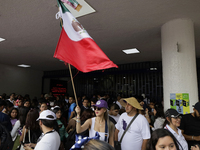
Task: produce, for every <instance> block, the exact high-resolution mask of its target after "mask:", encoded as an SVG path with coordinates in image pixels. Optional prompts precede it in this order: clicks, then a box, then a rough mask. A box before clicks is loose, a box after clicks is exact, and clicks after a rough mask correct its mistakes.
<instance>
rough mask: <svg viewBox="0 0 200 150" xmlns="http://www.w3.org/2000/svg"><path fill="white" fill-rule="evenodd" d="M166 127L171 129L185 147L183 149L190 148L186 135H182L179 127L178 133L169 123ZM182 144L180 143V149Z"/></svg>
mask: <svg viewBox="0 0 200 150" xmlns="http://www.w3.org/2000/svg"><path fill="white" fill-rule="evenodd" d="M165 129H167V130H169V131H170V132H171V133H172V134H173V135H174V137H175V138H176V139H177V141H178V142H179V143H180V144H181V146H182V147H183V150H188V144H187V142H186V140H185V138H184V136H183V135H182V133H181V130H180V129H179V128H177V129H178V134H177V133H176V132H175V131H174V130H173V129H172V128H171V127H170V126H169V125H166V126H165ZM181 146H180V145H179V148H180V149H182V147H181Z"/></svg>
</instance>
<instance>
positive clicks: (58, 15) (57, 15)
mask: <svg viewBox="0 0 200 150" xmlns="http://www.w3.org/2000/svg"><path fill="white" fill-rule="evenodd" d="M59 12H60V10H59V7H58V13H57V14H56V18H58V17H59V18H60V24H61V26H63V22H62V19H61V16H60V14H59ZM68 66H69V72H70V78H71V81H72V87H73V91H74V97H75V100H76V105H77V106H78V100H77V96H76V90H75V86H74V80H73V77H72V70H71V65H70V64H69V63H68Z"/></svg>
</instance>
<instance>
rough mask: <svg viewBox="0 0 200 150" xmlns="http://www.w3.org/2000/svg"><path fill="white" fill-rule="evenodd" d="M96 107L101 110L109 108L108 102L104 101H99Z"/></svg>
mask: <svg viewBox="0 0 200 150" xmlns="http://www.w3.org/2000/svg"><path fill="white" fill-rule="evenodd" d="M94 106H96V107H99V108H108V104H107V102H106V101H105V100H102V99H100V100H98V101H97V102H96V104H95V105H94Z"/></svg>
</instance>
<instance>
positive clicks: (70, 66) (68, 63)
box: [68, 63, 78, 106]
mask: <svg viewBox="0 0 200 150" xmlns="http://www.w3.org/2000/svg"><path fill="white" fill-rule="evenodd" d="M68 66H69V72H70V77H71V81H72V87H73V91H74V97H75V100H76V105H77V106H78V101H77V97H76V90H75V86H74V80H73V77H72V70H71V65H70V64H69V63H68Z"/></svg>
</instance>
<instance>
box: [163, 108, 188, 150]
mask: <svg viewBox="0 0 200 150" xmlns="http://www.w3.org/2000/svg"><path fill="white" fill-rule="evenodd" d="M165 117H166V121H165V123H164V125H165V127H164V128H165V129H167V130H169V131H170V132H171V133H172V134H173V135H174V137H175V138H176V139H177V141H178V142H179V147H180V149H181V150H188V143H187V142H186V140H185V138H184V136H183V135H182V133H181V130H180V129H179V128H178V127H179V126H180V123H181V116H180V114H179V113H178V112H177V111H176V110H175V109H171V108H170V109H168V110H167V111H166V112H165Z"/></svg>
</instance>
